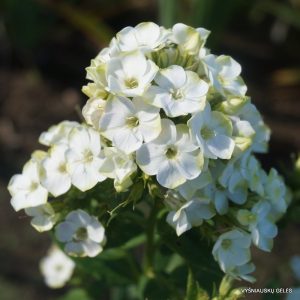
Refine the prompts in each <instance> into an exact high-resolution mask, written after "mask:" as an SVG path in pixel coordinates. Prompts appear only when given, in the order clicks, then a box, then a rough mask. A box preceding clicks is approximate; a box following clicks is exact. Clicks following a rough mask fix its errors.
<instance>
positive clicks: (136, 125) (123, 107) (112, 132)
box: [100, 97, 161, 154]
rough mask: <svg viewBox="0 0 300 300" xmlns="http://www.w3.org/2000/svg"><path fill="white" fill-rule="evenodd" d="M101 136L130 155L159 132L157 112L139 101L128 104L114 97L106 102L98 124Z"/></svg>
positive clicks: (122, 98) (122, 99) (126, 99)
mask: <svg viewBox="0 0 300 300" xmlns="http://www.w3.org/2000/svg"><path fill="white" fill-rule="evenodd" d="M100 131H101V133H102V135H103V136H105V137H106V138H108V139H109V140H111V141H113V144H114V145H115V146H116V147H117V148H119V149H120V150H122V151H123V152H125V153H127V154H129V153H132V152H134V151H135V150H137V149H138V148H140V147H141V145H142V143H143V141H145V142H150V141H152V140H153V139H155V138H156V137H157V136H158V135H159V133H160V131H161V121H160V116H159V109H158V108H156V107H153V106H150V105H148V104H146V103H145V102H144V101H143V100H142V99H141V98H139V97H136V98H133V100H132V101H131V100H129V99H128V98H124V97H114V98H112V99H110V100H108V101H107V105H106V108H105V112H104V114H103V116H102V118H101V121H100Z"/></svg>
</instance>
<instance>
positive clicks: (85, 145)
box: [66, 126, 106, 192]
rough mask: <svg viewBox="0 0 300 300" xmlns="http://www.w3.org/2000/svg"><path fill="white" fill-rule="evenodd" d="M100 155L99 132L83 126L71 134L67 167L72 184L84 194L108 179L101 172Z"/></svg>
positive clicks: (67, 153)
mask: <svg viewBox="0 0 300 300" xmlns="http://www.w3.org/2000/svg"><path fill="white" fill-rule="evenodd" d="M100 153H101V143H100V134H99V132H98V131H96V130H94V129H92V128H88V127H83V126H81V127H78V128H74V129H73V130H72V131H71V132H70V134H69V149H68V150H67V152H66V158H67V167H68V171H69V173H70V175H71V181H72V184H73V185H74V186H76V187H77V188H78V189H80V190H81V191H83V192H84V191H86V190H89V189H91V188H93V187H94V186H95V185H96V184H97V183H98V182H100V181H103V180H104V179H105V178H106V177H105V176H103V175H102V174H101V173H100V172H99V169H100V166H101V164H102V161H103V159H102V158H101V157H100Z"/></svg>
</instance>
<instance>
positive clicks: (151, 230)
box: [144, 198, 159, 278]
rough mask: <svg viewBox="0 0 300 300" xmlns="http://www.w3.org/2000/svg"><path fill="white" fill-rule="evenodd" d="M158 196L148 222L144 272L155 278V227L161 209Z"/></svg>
mask: <svg viewBox="0 0 300 300" xmlns="http://www.w3.org/2000/svg"><path fill="white" fill-rule="evenodd" d="M157 200H158V199H157V198H154V203H153V206H152V209H151V212H150V215H149V218H148V222H147V223H148V224H147V229H146V236H147V241H146V249H145V256H144V272H145V275H146V276H147V277H148V278H154V277H155V272H154V258H155V250H156V245H155V228H156V221H157V213H158V211H159V203H158V201H157Z"/></svg>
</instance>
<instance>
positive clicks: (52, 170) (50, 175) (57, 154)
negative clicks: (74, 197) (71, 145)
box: [41, 144, 71, 197]
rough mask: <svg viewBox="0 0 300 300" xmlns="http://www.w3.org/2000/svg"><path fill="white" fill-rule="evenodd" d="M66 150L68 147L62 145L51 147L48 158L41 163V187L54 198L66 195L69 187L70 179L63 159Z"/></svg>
mask: <svg viewBox="0 0 300 300" xmlns="http://www.w3.org/2000/svg"><path fill="white" fill-rule="evenodd" d="M67 149H68V147H67V146H66V145H63V144H62V145H56V146H53V147H52V148H51V149H50V151H49V155H48V157H46V158H45V159H44V160H43V162H42V167H43V176H42V178H41V182H42V185H43V186H44V187H45V188H46V189H47V190H48V192H50V193H51V194H52V195H53V196H54V197H57V196H60V195H62V194H64V193H66V192H67V191H68V190H69V189H70V187H71V177H70V174H69V172H68V167H67V162H66V158H65V153H66V151H67Z"/></svg>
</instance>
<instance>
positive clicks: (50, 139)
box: [39, 121, 80, 146]
mask: <svg viewBox="0 0 300 300" xmlns="http://www.w3.org/2000/svg"><path fill="white" fill-rule="evenodd" d="M78 126H80V124H79V123H77V122H73V121H63V122H61V123H59V124H57V125H53V126H51V127H50V128H49V129H48V130H47V131H45V132H43V133H42V134H41V135H40V137H39V142H40V143H41V144H43V145H45V146H52V145H55V144H66V143H68V134H69V133H70V131H71V130H72V129H73V128H75V127H78Z"/></svg>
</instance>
